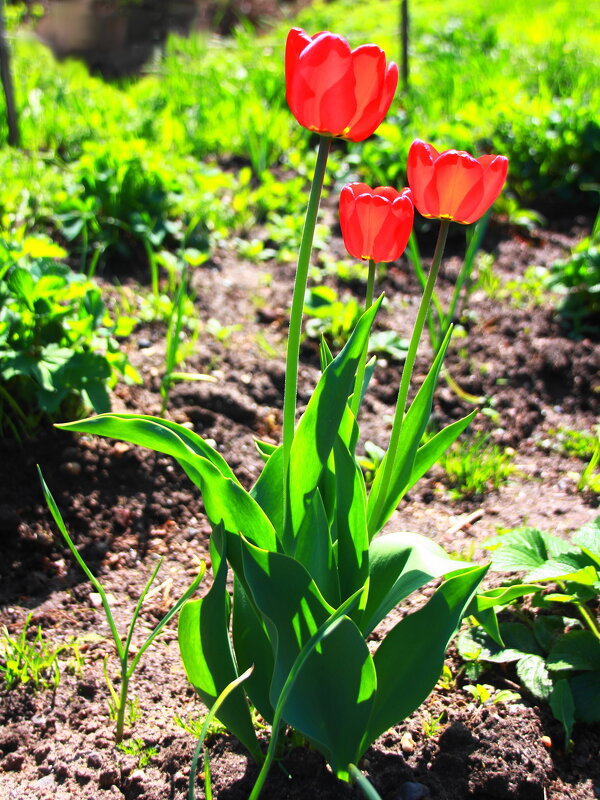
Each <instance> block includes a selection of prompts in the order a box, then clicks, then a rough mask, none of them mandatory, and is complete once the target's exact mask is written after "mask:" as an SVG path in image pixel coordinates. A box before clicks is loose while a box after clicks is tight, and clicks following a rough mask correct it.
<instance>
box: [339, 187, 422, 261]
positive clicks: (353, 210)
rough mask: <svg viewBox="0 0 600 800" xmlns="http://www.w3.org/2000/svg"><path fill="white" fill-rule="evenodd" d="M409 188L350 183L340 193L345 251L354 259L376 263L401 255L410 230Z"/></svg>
mask: <svg viewBox="0 0 600 800" xmlns="http://www.w3.org/2000/svg"><path fill="white" fill-rule="evenodd" d="M413 218H414V209H413V203H412V195H411V191H410V189H403V190H402V191H401V192H397V191H396V189H392V187H391V186H378V187H377V188H375V189H371V188H369V187H368V186H367V185H366V184H365V183H349V184H347V185H346V186H344V188H343V189H342V192H341V194H340V225H341V227H342V235H343V237H344V244H345V245H346V250H347V251H348V252H349V253H350V255H351V256H354V258H361V259H372V260H373V261H375V262H376V263H379V262H382V261H395V260H396V259H397V258H400V256H401V255H402V253H403V252H404V250H405V248H406V245H407V243H408V237H409V236H410V232H411V230H412V224H413Z"/></svg>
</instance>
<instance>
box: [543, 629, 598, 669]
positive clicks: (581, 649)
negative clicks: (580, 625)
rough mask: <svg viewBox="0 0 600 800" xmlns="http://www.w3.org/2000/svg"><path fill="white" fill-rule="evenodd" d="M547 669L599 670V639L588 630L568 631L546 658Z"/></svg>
mask: <svg viewBox="0 0 600 800" xmlns="http://www.w3.org/2000/svg"><path fill="white" fill-rule="evenodd" d="M546 663H547V665H548V669H551V670H563V669H569V670H570V669H578V670H579V669H582V670H597V671H598V672H600V641H598V639H597V638H596V637H595V636H594V634H593V633H592V632H591V631H589V630H585V631H569V632H568V633H565V634H564V635H563V636H561V637H560V638H559V639H558V640H557V641H556V643H555V644H554V646H553V647H552V649H551V650H550V652H549V653H548V658H547V659H546Z"/></svg>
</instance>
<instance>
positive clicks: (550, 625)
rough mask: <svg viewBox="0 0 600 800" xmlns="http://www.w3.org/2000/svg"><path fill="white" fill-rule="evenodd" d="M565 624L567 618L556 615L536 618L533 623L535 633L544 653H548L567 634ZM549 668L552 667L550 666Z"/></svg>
mask: <svg viewBox="0 0 600 800" xmlns="http://www.w3.org/2000/svg"><path fill="white" fill-rule="evenodd" d="M565 624H566V620H565V617H559V616H556V615H555V614H551V615H548V616H536V618H535V620H534V622H533V633H534V636H535V638H536V640H537V641H538V643H539V645H540V647H541V648H542V651H543V652H544V653H548V652H549V651H550V650H551V649H552V647H553V646H554V643H555V642H556V640H557V639H558V637H559V636H562V634H563V633H564V632H565ZM548 666H550V665H549V664H548Z"/></svg>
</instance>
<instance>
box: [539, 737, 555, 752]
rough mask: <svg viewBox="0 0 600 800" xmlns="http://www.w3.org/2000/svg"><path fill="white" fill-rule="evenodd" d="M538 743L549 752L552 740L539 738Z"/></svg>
mask: <svg viewBox="0 0 600 800" xmlns="http://www.w3.org/2000/svg"><path fill="white" fill-rule="evenodd" d="M540 742H541V743H542V744H543V745H544V747H547V748H548V750H550V748H551V747H552V739H551V738H550V737H549V736H542V737H541V738H540Z"/></svg>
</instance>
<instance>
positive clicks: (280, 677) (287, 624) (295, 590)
mask: <svg viewBox="0 0 600 800" xmlns="http://www.w3.org/2000/svg"><path fill="white" fill-rule="evenodd" d="M241 542H242V553H243V564H244V575H245V578H246V580H247V582H248V585H249V587H250V591H251V593H252V599H253V601H254V603H255V605H256V607H257V609H258V611H259V613H260V614H261V616H262V617H263V618H264V620H265V624H266V628H267V631H268V634H269V639H270V641H271V644H272V646H273V648H274V657H275V666H274V669H273V680H272V683H271V687H270V694H269V697H270V700H271V704H272V705H273V706H276V705H277V699H278V697H279V694H280V692H281V689H282V687H283V685H284V684H285V681H286V678H287V676H288V673H289V671H290V669H291V667H292V665H293V663H294V661H295V659H296V657H297V656H298V653H299V652H300V650H301V649H302V647H303V646H304V644H305V643H306V642H307V641H308V639H310V637H311V636H312V635H313V634H314V633H315V631H316V630H317V629H318V628H319V626H320V625H322V624H323V623H324V622H325V620H326V619H327V618H328V617H329V616H330V615H331V613H332V612H333V611H334V609H333V608H332V607H331V606H330V605H329V604H328V603H327V602H326V601H325V600H324V599H323V596H322V595H321V593H320V592H319V589H318V588H317V585H316V584H315V582H314V581H313V580H312V578H311V576H310V574H309V573H308V571H307V570H306V568H305V567H304V566H303V565H302V564H300V563H299V562H298V561H295V560H294V559H293V558H291V557H290V556H286V555H283V554H282V553H273V552H268V551H266V550H261V549H260V548H258V547H254V546H253V545H252V544H250V543H249V542H248V541H246V540H245V539H243V538H242V539H241Z"/></svg>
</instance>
